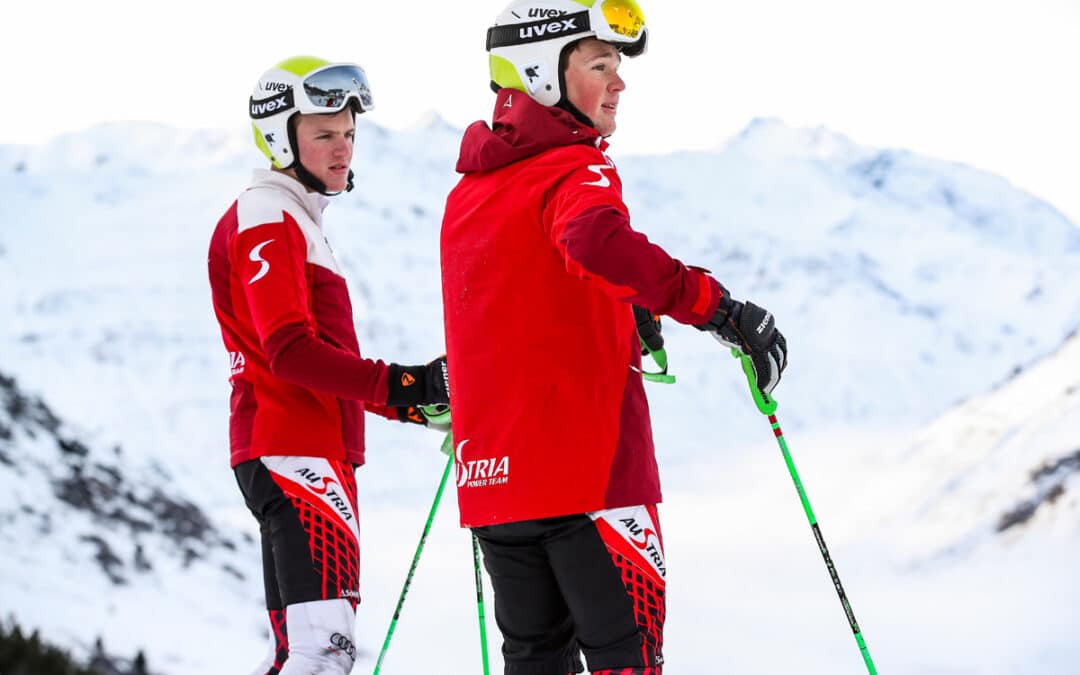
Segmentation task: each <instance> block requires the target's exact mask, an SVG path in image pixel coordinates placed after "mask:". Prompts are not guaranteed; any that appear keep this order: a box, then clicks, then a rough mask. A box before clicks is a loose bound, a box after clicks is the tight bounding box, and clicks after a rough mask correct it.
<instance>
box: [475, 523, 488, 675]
mask: <svg viewBox="0 0 1080 675" xmlns="http://www.w3.org/2000/svg"><path fill="white" fill-rule="evenodd" d="M472 556H473V568H474V569H475V570H476V613H477V615H478V616H479V618H480V654H481V656H482V657H483V659H484V675H491V670H490V666H489V665H488V646H487V624H486V622H485V621H484V582H483V572H481V570H480V542H479V541H478V540H477V539H476V535H475V534H474V535H472Z"/></svg>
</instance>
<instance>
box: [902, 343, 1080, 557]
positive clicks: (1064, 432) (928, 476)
mask: <svg viewBox="0 0 1080 675" xmlns="http://www.w3.org/2000/svg"><path fill="white" fill-rule="evenodd" d="M1078 420H1080V337H1078V336H1077V335H1073V336H1072V337H1070V338H1069V339H1068V340H1067V341H1066V342H1065V343H1064V344H1063V345H1062V346H1061V348H1060V349H1059V350H1057V351H1056V352H1055V353H1054V354H1052V355H1051V356H1049V357H1047V358H1045V359H1042V360H1041V361H1039V362H1038V363H1036V364H1034V365H1032V366H1031V367H1030V368H1027V369H1025V370H1023V371H1020V372H1018V373H1017V374H1016V375H1015V376H1014V377H1013V378H1012V379H1010V380H1009V381H1008V382H1007V383H1006V384H1004V385H1003V386H1001V387H1000V388H998V389H996V390H994V391H992V392H989V393H987V394H984V395H981V396H978V397H975V398H973V399H971V400H970V401H967V402H966V403H965V404H964V405H962V406H960V407H958V408H956V409H955V410H952V411H950V412H949V413H948V414H946V415H944V416H942V417H941V418H939V419H937V420H935V421H934V423H933V424H931V425H929V426H928V427H926V428H925V429H922V430H921V431H920V432H919V433H918V434H917V436H916V437H915V438H914V439H913V442H912V444H911V445H910V447H908V448H906V449H905V450H904V452H903V454H902V456H901V457H899V458H898V460H899V461H898V466H899V467H900V468H902V469H903V468H910V469H913V473H915V474H920V475H918V476H917V477H916V476H913V477H912V478H913V479H912V480H909V481H904V483H905V485H906V487H907V488H908V489H910V490H911V492H910V494H909V495H908V496H907V497H906V498H905V501H906V502H907V503H908V504H910V505H911V507H912V508H911V510H910V512H907V513H903V514H902V515H903V517H904V518H906V519H909V525H908V527H906V528H905V540H906V541H905V542H904V543H905V545H906V547H907V549H908V551H909V554H910V555H911V556H912V559H913V562H914V563H918V564H926V563H928V562H929V561H932V560H934V559H935V558H947V557H950V556H960V557H963V556H968V555H975V554H977V553H978V552H979V551H980V550H981V549H985V548H997V547H1001V548H1012V547H1018V546H1025V545H1027V544H1028V541H1029V540H1035V541H1037V542H1039V543H1040V544H1042V543H1045V544H1048V545H1050V544H1053V545H1057V546H1063V545H1064V544H1065V543H1066V542H1077V540H1078V539H1080V536H1078V535H1080V434H1078V433H1077V430H1076V424H1077V421H1078ZM915 467H918V468H915ZM927 467H933V471H932V472H927V471H926V468H927ZM928 545H929V546H928Z"/></svg>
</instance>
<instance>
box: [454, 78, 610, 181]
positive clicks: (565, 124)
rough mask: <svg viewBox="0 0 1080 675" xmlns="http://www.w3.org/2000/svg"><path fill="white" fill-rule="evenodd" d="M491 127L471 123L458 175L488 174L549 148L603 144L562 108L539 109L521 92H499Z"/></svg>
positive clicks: (596, 134) (467, 131)
mask: <svg viewBox="0 0 1080 675" xmlns="http://www.w3.org/2000/svg"><path fill="white" fill-rule="evenodd" d="M492 120H493V123H492V126H490V127H489V126H488V125H487V123H486V122H483V121H479V122H473V123H472V124H471V125H469V128H467V129H466V130H465V136H464V138H462V139H461V154H460V156H459V157H458V161H457V171H458V173H473V172H475V171H491V170H492V169H498V168H500V167H503V166H506V165H508V164H513V163H514V162H517V161H519V160H522V159H525V158H527V157H532V156H534V155H539V154H540V153H541V152H544V151H546V150H550V149H552V148H558V147H562V146H564V145H574V144H577V143H584V144H588V145H599V144H601V143H603V140H602V139H601V138H600V133H599V132H598V131H597V130H596V129H593V128H592V127H590V126H586V125H584V124H582V123H581V122H579V121H578V120H577V119H576V118H575V117H574V116H573V115H571V114H570V113H569V112H567V111H565V110H563V109H562V108H554V107H548V106H545V105H541V104H539V103H537V102H536V101H534V100H533V99H532V98H530V97H529V96H528V95H527V94H525V93H524V92H520V91H518V90H516V89H500V90H499V93H498V96H496V98H495V113H494V114H493V115H492Z"/></svg>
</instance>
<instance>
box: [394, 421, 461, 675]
mask: <svg viewBox="0 0 1080 675" xmlns="http://www.w3.org/2000/svg"><path fill="white" fill-rule="evenodd" d="M448 448H449V450H448ZM442 449H443V452H446V454H447V458H446V468H445V469H444V470H443V475H442V480H441V481H439V490H438V491H437V492H436V493H435V501H434V502H433V503H432V505H431V511H430V512H429V513H428V517H427V522H426V523H425V524H424V532H423V534H421V535H420V543H419V544H417V545H416V553H415V554H414V555H413V559H412V565H410V566H409V574H408V575H407V576H406V577H405V585H404V586H402V587H401V595H400V596H399V597H398V602H397V607H395V608H394V617H393V618H392V619H391V620H390V628H389V629H388V630H387V631H386V640H384V641H383V646H382V651H380V652H379V660H378V661H376V662H375V673H374V675H379V670H380V669H381V668H382V662H383V659H384V658H385V657H386V651H387V649H389V647H390V638H392V637H393V636H394V629H395V628H397V622H398V617H400V616H401V608H402V606H403V605H404V604H405V595H406V594H407V593H408V592H409V584H411V583H412V578H413V574H415V573H416V565H417V564H418V563H419V562H420V553H421V552H422V551H423V550H424V542H425V541H427V536H428V532H430V531H431V523H432V521H434V520H435V512H436V511H437V510H438V509H439V502H440V501H441V500H442V494H443V489H445V488H446V479H447V477H448V476H449V475H450V467H452V466H453V465H454V453H453V440H452V436H451V434H449V433H447V434H446V439H445V440H443V444H442Z"/></svg>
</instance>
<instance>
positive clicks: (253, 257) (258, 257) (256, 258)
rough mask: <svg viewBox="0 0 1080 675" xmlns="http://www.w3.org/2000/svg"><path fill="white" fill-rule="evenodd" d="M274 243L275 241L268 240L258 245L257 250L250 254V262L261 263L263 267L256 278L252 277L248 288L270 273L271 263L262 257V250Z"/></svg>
mask: <svg viewBox="0 0 1080 675" xmlns="http://www.w3.org/2000/svg"><path fill="white" fill-rule="evenodd" d="M272 243H274V240H273V239H267V240H266V241H264V242H263V243H261V244H256V245H255V248H253V249H251V253H248V260H250V261H251V262H256V263H259V264H260V265H261V266H260V267H259V271H258V272H257V273H256V274H255V276H253V277H251V281H249V282H248V286H250V285H251V284H253V283H255V282H256V281H258V280H259V279H262V278H263V277H265V276H266V275H267V274H269V273H270V263H269V262H267V261H266V260H265V259H264V258H263V257H262V250H263V247H264V246H266V245H267V244H272Z"/></svg>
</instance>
